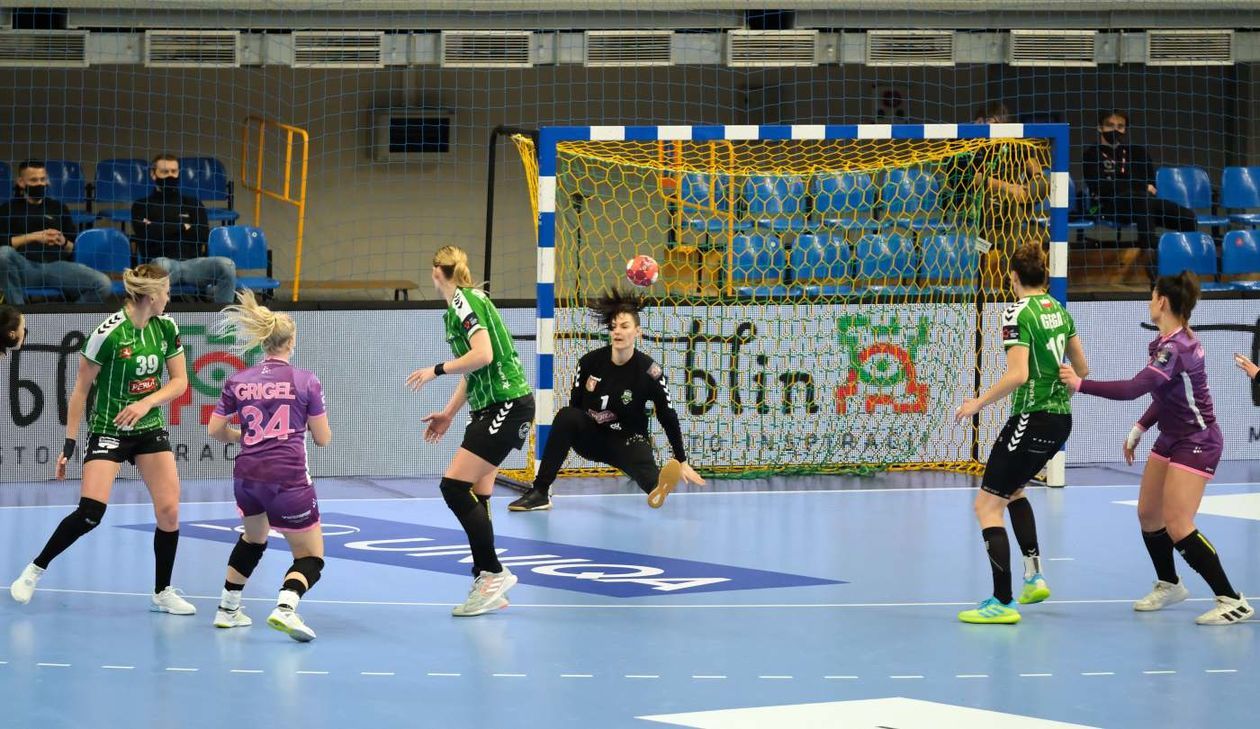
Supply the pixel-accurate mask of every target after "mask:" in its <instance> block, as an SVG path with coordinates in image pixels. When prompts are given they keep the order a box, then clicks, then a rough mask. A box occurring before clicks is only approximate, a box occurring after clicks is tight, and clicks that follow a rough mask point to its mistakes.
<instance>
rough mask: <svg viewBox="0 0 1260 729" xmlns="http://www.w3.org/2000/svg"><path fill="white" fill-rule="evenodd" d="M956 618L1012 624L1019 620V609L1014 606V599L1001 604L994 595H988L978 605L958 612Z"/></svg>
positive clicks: (977, 622) (983, 623) (981, 623)
mask: <svg viewBox="0 0 1260 729" xmlns="http://www.w3.org/2000/svg"><path fill="white" fill-rule="evenodd" d="M958 619H959V620H961V621H963V622H964V623H976V624H979V625H988V624H996V625H1014V624H1015V623H1018V622H1019V610H1017V609H1016V608H1015V601H1014V600H1012V601H1011V602H1009V603H1007V604H1005V605H1003V604H1002V603H1001V601H999V600H998V599H997V598H996V597H990V598H989V599H987V600H985V601H984V602H982V603H980V605H979V606H978V607H976V608H974V609H972V610H963V611H962V612H960V613H958Z"/></svg>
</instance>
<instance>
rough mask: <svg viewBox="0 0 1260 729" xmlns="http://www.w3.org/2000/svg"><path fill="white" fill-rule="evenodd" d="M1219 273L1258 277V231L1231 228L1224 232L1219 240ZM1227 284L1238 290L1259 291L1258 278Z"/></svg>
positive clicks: (1259, 242) (1259, 257) (1259, 281)
mask: <svg viewBox="0 0 1260 729" xmlns="http://www.w3.org/2000/svg"><path fill="white" fill-rule="evenodd" d="M1221 273H1222V274H1224V275H1226V276H1251V277H1252V278H1255V279H1260V233H1257V232H1256V231H1254V230H1231V231H1230V232H1228V233H1226V234H1225V240H1223V241H1221ZM1229 286H1230V288H1233V289H1237V290H1240V291H1260V280H1254V281H1231V282H1230V283H1229Z"/></svg>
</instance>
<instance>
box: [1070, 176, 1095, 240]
mask: <svg viewBox="0 0 1260 729" xmlns="http://www.w3.org/2000/svg"><path fill="white" fill-rule="evenodd" d="M1086 208H1087V206H1086V201H1085V194H1084V191H1083V190H1078V189H1077V187H1076V180H1074V179H1072V178H1071V177H1069V178H1068V235H1072V234H1073V233H1074V232H1079V233H1081V234H1082V235H1083V234H1084V233H1085V231H1087V230H1093V229H1094V226H1095V225H1096V223H1095V222H1094V221H1092V220H1090V219H1089V218H1086V217H1084V213H1085V212H1086Z"/></svg>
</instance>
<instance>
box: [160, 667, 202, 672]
mask: <svg viewBox="0 0 1260 729" xmlns="http://www.w3.org/2000/svg"><path fill="white" fill-rule="evenodd" d="M166 670H168V671H170V672H172V673H196V672H197V671H199V670H201V669H199V668H168V669H166Z"/></svg>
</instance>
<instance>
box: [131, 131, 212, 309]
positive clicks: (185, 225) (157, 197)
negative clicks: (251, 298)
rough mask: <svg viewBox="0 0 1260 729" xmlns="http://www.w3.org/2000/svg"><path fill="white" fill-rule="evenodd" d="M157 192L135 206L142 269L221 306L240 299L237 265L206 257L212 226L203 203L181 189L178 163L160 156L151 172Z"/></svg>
mask: <svg viewBox="0 0 1260 729" xmlns="http://www.w3.org/2000/svg"><path fill="white" fill-rule="evenodd" d="M149 177H150V178H151V179H152V180H153V186H154V190H153V192H152V193H151V194H150V195H149V196H148V197H145V198H141V199H139V200H137V201H135V203H133V204H132V206H131V232H132V240H133V241H134V242H135V247H136V252H137V254H138V255H139V259H140V262H141V263H153V264H156V265H158V266H160V267H161V268H163V269H165V270H166V271H167V273H169V274H170V275H171V287H172V288H175V289H178V288H179V287H180V286H194V287H196V289H197V291H198V292H199V293H200V294H207V295H209V296H210V298H211V299H212V300H213V301H214V302H216V303H219V304H230V303H232V302H233V301H234V300H235V297H236V264H234V263H233V262H232V259H230V258H224V257H222V256H214V257H208V256H206V242H207V241H208V240H209V238H210V222H209V220H208V219H207V218H206V208H205V206H204V205H202V204H201V201H200V200H198V199H197V198H195V197H192V196H190V195H185V194H183V193H182V192H181V191H180V189H179V158H178V157H176V156H175V155H173V154H159V155H158V156H156V157H154V158H153V164H152V165H151V166H150V168H149Z"/></svg>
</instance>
